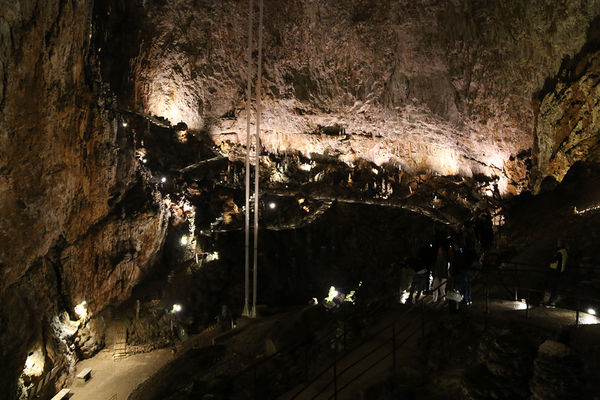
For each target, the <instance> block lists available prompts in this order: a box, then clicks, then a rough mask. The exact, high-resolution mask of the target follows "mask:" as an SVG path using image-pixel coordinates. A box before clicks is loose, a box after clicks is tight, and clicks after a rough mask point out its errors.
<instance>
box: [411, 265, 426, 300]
mask: <svg viewBox="0 0 600 400" xmlns="http://www.w3.org/2000/svg"><path fill="white" fill-rule="evenodd" d="M428 283H429V270H428V269H427V268H421V269H419V270H418V271H416V272H415V274H414V276H413V279H412V282H411V284H410V292H409V294H408V299H409V301H410V302H411V303H412V304H415V303H416V302H417V300H419V297H420V296H421V293H423V292H424V291H425V290H427V286H428ZM415 293H416V296H414V297H413V294H415Z"/></svg>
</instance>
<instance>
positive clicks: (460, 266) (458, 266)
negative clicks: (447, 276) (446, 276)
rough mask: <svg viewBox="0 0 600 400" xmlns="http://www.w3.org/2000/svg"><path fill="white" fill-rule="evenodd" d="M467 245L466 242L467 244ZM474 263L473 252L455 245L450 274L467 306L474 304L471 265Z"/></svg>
mask: <svg viewBox="0 0 600 400" xmlns="http://www.w3.org/2000/svg"><path fill="white" fill-rule="evenodd" d="M465 243H466V242H465ZM472 262H473V252H472V251H471V249H470V248H468V247H467V246H465V245H463V246H459V245H458V244H456V243H455V244H454V245H453V251H452V260H451V262H450V273H451V275H452V279H453V281H454V286H455V288H456V289H457V290H458V291H459V292H460V294H462V295H463V302H464V303H466V304H467V305H470V304H472V303H473V299H472V298H471V279H472V277H473V272H472V271H471V264H472Z"/></svg>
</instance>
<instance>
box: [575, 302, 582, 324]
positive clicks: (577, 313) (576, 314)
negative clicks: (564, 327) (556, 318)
mask: <svg viewBox="0 0 600 400" xmlns="http://www.w3.org/2000/svg"><path fill="white" fill-rule="evenodd" d="M580 308H581V298H579V297H577V311H576V312H575V326H576V327H579V309H580Z"/></svg>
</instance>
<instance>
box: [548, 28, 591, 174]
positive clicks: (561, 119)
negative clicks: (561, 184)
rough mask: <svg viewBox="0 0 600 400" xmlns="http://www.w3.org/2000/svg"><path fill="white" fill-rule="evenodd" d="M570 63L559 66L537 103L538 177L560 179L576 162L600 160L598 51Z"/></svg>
mask: <svg viewBox="0 0 600 400" xmlns="http://www.w3.org/2000/svg"><path fill="white" fill-rule="evenodd" d="M599 36H600V35H599ZM599 39H600V38H599ZM572 64H573V65H569V66H566V67H565V68H562V69H561V73H560V74H559V76H558V78H557V82H556V84H555V85H554V87H552V89H551V90H550V91H549V92H548V93H547V94H546V95H545V96H544V98H543V99H542V102H541V104H540V109H539V115H538V118H537V127H536V132H537V135H536V145H537V150H538V154H537V158H538V160H537V167H538V169H539V171H540V175H539V177H538V178H540V179H541V178H543V177H544V176H547V175H551V176H554V177H555V178H556V179H557V180H559V181H560V180H562V179H563V177H564V176H565V174H566V173H567V171H568V170H569V168H570V167H571V165H573V164H574V163H575V162H576V161H578V160H588V161H595V162H598V161H600V52H592V53H590V54H586V55H584V56H583V57H580V58H579V59H578V60H576V61H575V62H573V63H572ZM536 183H537V184H539V183H540V181H538V182H536Z"/></svg>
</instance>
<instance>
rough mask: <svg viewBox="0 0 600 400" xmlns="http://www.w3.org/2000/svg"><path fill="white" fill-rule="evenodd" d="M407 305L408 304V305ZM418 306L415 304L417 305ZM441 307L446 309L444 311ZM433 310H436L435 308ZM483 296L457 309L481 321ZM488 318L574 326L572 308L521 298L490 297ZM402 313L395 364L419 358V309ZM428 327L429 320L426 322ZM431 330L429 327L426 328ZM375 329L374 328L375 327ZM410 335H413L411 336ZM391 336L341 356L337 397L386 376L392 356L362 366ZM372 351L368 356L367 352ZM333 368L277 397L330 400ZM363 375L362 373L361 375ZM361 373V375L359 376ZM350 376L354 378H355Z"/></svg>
mask: <svg viewBox="0 0 600 400" xmlns="http://www.w3.org/2000/svg"><path fill="white" fill-rule="evenodd" d="M407 307H409V306H408V305H407ZM417 307H418V306H417ZM444 308H445V309H446V310H444ZM434 309H435V310H434ZM447 309H448V305H447V304H446V303H445V304H443V305H442V304H436V305H433V304H427V301H426V305H425V307H424V308H423V311H424V312H425V321H428V320H429V322H431V318H434V319H435V318H437V317H438V316H439V313H440V312H447ZM485 310H486V307H485V299H480V298H478V299H475V302H474V303H473V305H471V306H466V305H460V307H459V310H458V312H459V313H461V314H467V315H472V318H473V319H474V320H478V321H480V322H483V321H485V317H486V314H485ZM488 310H489V314H488V318H489V319H490V321H492V320H495V321H498V320H508V319H512V320H516V321H522V322H523V323H527V324H531V325H534V326H538V327H542V328H546V329H550V330H560V329H561V328H563V327H566V326H573V325H575V323H576V318H577V313H576V312H575V311H572V310H567V309H562V308H554V309H552V308H545V307H543V306H535V307H531V306H530V308H529V309H527V306H526V305H525V303H524V302H521V301H510V300H500V299H489V303H488ZM401 314H402V324H398V327H400V326H401V325H405V324H406V323H407V322H408V323H409V328H407V331H406V334H402V333H399V334H398V339H397V342H398V343H400V342H404V339H405V338H406V342H404V345H403V346H399V347H398V348H397V350H396V358H397V360H398V363H402V362H403V360H406V359H407V358H409V357H413V358H416V357H418V351H417V350H418V349H417V343H418V341H419V339H420V337H421V334H420V331H421V330H420V325H421V310H420V309H415V313H413V314H411V315H410V316H406V315H405V314H404V313H401ZM395 315H397V313H389V314H388V315H386V316H385V317H384V318H383V320H382V321H380V324H379V325H385V323H387V322H390V318H394V316H395ZM599 323H600V319H599V318H597V317H596V316H594V315H591V314H588V313H585V312H580V313H579V324H580V325H589V324H599ZM426 324H427V326H429V323H427V322H426ZM428 329H431V328H430V327H428V328H426V330H428ZM374 330H376V329H374ZM411 334H412V335H411ZM390 346H391V344H390V339H389V335H388V334H385V335H384V336H377V337H375V338H373V339H372V340H370V341H369V342H367V343H366V344H365V345H364V346H363V347H359V348H358V349H357V351H353V352H351V353H349V354H347V355H342V356H340V358H339V360H338V363H337V365H336V367H337V369H336V374H337V376H338V377H337V387H338V390H340V389H345V387H346V386H348V388H347V389H346V390H343V391H341V392H339V393H338V397H337V398H338V399H340V400H343V399H348V400H351V399H355V398H358V397H360V396H359V395H358V394H359V393H361V392H362V391H363V390H365V389H367V388H369V387H371V386H373V385H374V384H375V383H376V382H378V381H381V380H382V379H384V378H385V377H388V376H389V372H390V368H391V365H392V357H391V356H390V357H387V358H385V359H384V360H383V361H382V362H381V363H378V364H375V365H373V367H372V368H371V369H368V370H365V368H366V367H367V366H369V365H371V364H372V363H373V362H376V360H378V359H380V358H381V357H385V356H386V354H388V353H389V351H390ZM369 353H371V355H368V356H367V354H369ZM333 372H334V371H333V370H332V369H331V368H329V369H327V370H325V372H324V373H323V374H322V375H320V376H318V377H317V378H316V379H314V380H313V381H312V383H311V384H309V385H307V386H306V387H305V388H304V389H303V390H302V388H303V387H304V386H305V384H300V385H298V386H297V387H295V388H294V389H292V390H290V391H289V392H288V393H286V394H284V395H283V396H281V397H279V400H292V399H297V400H305V399H306V400H308V399H319V400H320V399H323V400H325V399H329V398H330V396H332V394H333V382H332V376H333ZM361 374H362V375H361ZM359 375H360V376H359ZM353 377H357V379H356V380H354V378H353Z"/></svg>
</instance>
